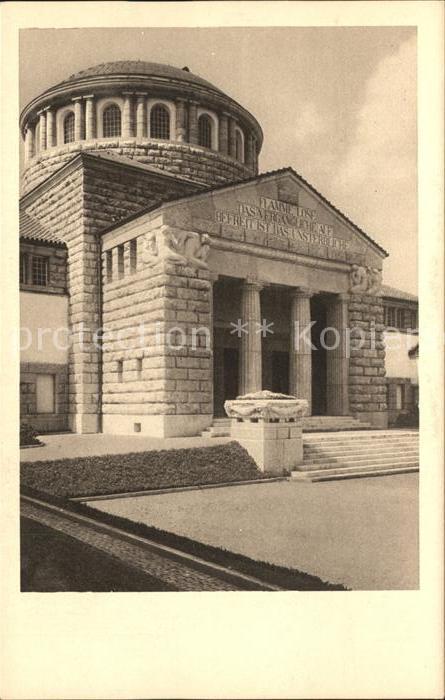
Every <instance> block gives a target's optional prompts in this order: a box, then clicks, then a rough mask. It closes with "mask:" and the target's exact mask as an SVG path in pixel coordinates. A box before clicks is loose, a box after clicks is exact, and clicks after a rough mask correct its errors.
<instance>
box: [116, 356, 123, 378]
mask: <svg viewBox="0 0 445 700" xmlns="http://www.w3.org/2000/svg"><path fill="white" fill-rule="evenodd" d="M123 374H124V361H123V360H118V361H117V381H118V382H121V381H122V380H123Z"/></svg>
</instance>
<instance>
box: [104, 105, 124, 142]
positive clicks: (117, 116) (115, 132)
mask: <svg viewBox="0 0 445 700" xmlns="http://www.w3.org/2000/svg"><path fill="white" fill-rule="evenodd" d="M102 120H103V135H104V136H105V137H107V136H108V137H110V136H120V135H121V111H120V109H119V107H118V106H117V105H110V106H109V107H107V108H106V109H105V110H104V113H103V117H102Z"/></svg>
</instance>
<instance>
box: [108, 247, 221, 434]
mask: <svg viewBox="0 0 445 700" xmlns="http://www.w3.org/2000/svg"><path fill="white" fill-rule="evenodd" d="M143 247H144V236H139V238H138V239H137V250H138V252H137V265H136V270H135V271H133V272H132V270H131V264H130V263H131V258H130V242H126V243H125V244H124V269H123V271H122V268H120V267H119V265H118V263H117V262H116V257H117V247H115V248H113V249H112V250H111V255H112V257H113V279H112V280H111V281H108V282H107V281H106V280H107V276H108V274H107V260H106V258H107V255H109V254H110V252H105V253H104V254H103V278H104V287H103V321H104V329H105V331H106V334H108V338H107V335H105V337H104V344H103V405H102V410H103V421H104V430H105V431H107V430H113V431H114V430H117V429H118V426H117V424H116V422H113V421H112V419H111V418H110V416H116V417H117V416H121V417H130V416H132V417H133V419H134V420H135V421H136V422H138V423H139V422H140V421H141V420H142V423H143V425H142V429H141V431H142V432H146V431H151V430H152V429H153V425H152V424H151V423H150V421H148V422H147V421H146V422H145V423H144V417H146V416H170V415H175V416H177V415H181V416H183V417H184V416H203V415H211V414H212V413H213V405H212V376H211V372H212V370H211V320H210V313H211V312H210V303H211V293H210V291H211V290H210V282H209V273H208V272H207V271H206V270H200V271H199V272H197V271H196V270H194V269H192V268H189V267H186V266H183V265H175V264H171V263H165V262H160V263H159V264H157V265H155V266H154V267H153V266H149V265H147V264H146V263H144V260H143V253H142V251H143ZM201 327H204V328H205V329H207V335H206V333H205V331H201V332H196V331H195V333H196V335H195V336H194V329H199V328H201ZM118 333H119V337H117V334H118ZM194 337H195V340H194ZM207 338H208V339H209V340H210V342H208V341H207ZM121 426H122V427H123V429H124V426H125V428H126V431H127V432H132V430H133V425H132V424H131V421H130V420H128V421H127V422H125V419H124V422H121ZM156 429H158V430H159V432H160V433H162V429H161V428H160V427H159V426H157V428H156Z"/></svg>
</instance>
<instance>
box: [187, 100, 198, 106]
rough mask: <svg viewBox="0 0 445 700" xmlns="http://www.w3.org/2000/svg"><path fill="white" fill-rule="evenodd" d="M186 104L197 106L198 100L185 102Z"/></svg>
mask: <svg viewBox="0 0 445 700" xmlns="http://www.w3.org/2000/svg"><path fill="white" fill-rule="evenodd" d="M187 102H188V103H189V105H199V102H198V100H187Z"/></svg>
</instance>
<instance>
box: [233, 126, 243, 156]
mask: <svg viewBox="0 0 445 700" xmlns="http://www.w3.org/2000/svg"><path fill="white" fill-rule="evenodd" d="M235 157H236V159H237V160H239V161H240V162H241V163H242V162H243V161H244V144H243V137H242V134H241V131H239V129H237V130H236V131H235Z"/></svg>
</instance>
